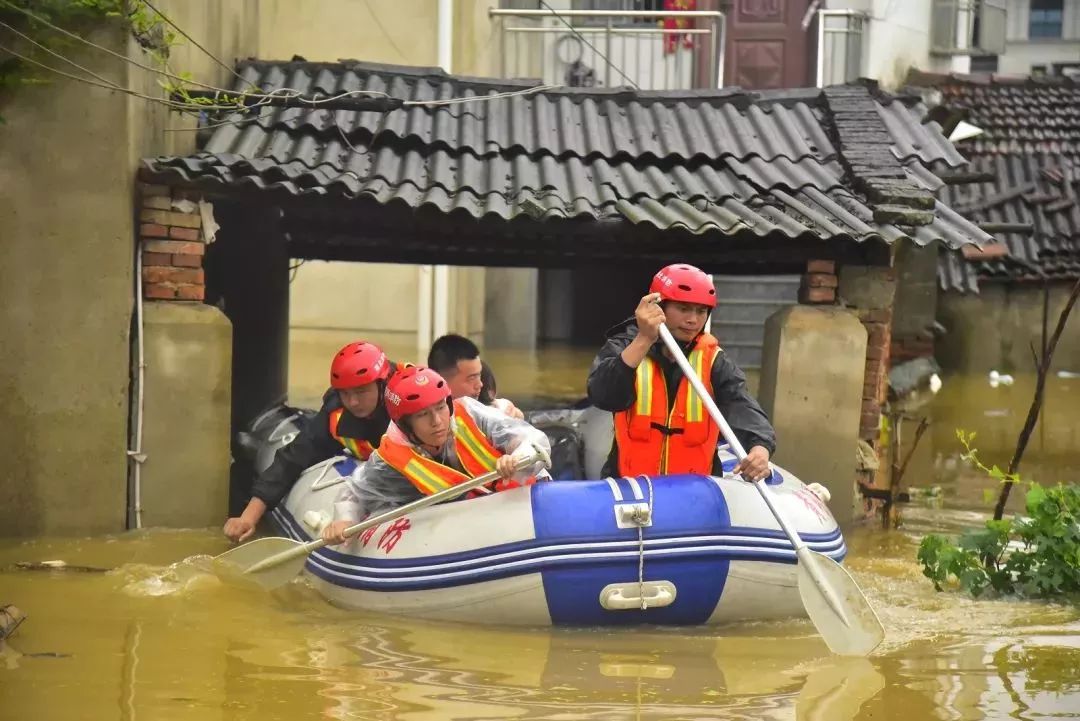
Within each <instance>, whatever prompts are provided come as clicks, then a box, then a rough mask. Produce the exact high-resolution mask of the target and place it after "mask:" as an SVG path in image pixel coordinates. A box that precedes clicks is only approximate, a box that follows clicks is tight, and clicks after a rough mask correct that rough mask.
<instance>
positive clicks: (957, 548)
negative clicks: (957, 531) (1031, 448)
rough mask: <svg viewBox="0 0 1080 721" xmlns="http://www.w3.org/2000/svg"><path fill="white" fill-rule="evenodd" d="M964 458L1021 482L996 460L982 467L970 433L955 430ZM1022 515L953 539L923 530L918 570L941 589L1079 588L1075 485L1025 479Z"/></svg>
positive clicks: (1078, 489) (1017, 591) (1034, 592)
mask: <svg viewBox="0 0 1080 721" xmlns="http://www.w3.org/2000/svg"><path fill="white" fill-rule="evenodd" d="M958 436H959V437H960V441H961V443H963V444H964V446H965V448H966V449H967V453H966V454H965V458H967V459H968V460H970V461H972V462H973V463H974V464H975V465H976V466H978V467H979V468H981V469H983V470H984V471H986V472H987V473H988V474H990V475H991V476H993V477H995V478H997V479H998V480H1005V481H1011V482H1022V481H1021V480H1020V479H1019V478H1016V477H1009V476H1007V475H1006V474H1004V473H1002V471H1000V470H999V469H998V468H997V467H996V466H994V467H993V468H986V466H984V465H982V464H981V463H980V462H979V461H978V458H977V457H976V454H975V451H974V450H972V449H971V447H970V441H972V440H973V439H974V437H975V436H974V434H971V435H965V434H964V433H963V432H962V431H961V432H959V433H958ZM1027 485H1028V491H1027V496H1026V498H1025V506H1026V510H1027V516H1026V517H1023V518H1020V517H1017V518H1013V519H1011V520H1000V521H987V522H986V525H985V527H984V528H981V529H977V530H972V531H967V532H965V533H963V534H962V535H961V536H960V538H959V539H957V540H956V541H953V540H950V539H948V538H945V537H943V536H939V535H929V536H927V537H926V538H924V539H923V541H922V543H921V544H920V545H919V554H918V559H919V562H920V563H922V566H923V574H924V575H925V576H926V577H927V578H929V579H930V580H931V581H933V583H934V588H936V589H937V590H939V591H941V590H944V588H945V587H946V586H959V587H960V588H961V589H963V590H965V591H967V592H969V593H970V594H972V595H973V596H978V595H980V594H982V593H983V592H984V591H986V590H987V589H988V588H989V589H991V590H992V591H994V592H997V593H1000V594H1010V595H1017V596H1025V597H1040V598H1046V597H1049V596H1058V595H1063V594H1070V593H1080V486H1077V485H1062V484H1058V485H1056V486H1052V487H1045V486H1041V485H1039V484H1037V483H1027Z"/></svg>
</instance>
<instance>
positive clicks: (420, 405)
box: [385, 366, 454, 423]
mask: <svg viewBox="0 0 1080 721" xmlns="http://www.w3.org/2000/svg"><path fill="white" fill-rule="evenodd" d="M385 396H386V412H387V413H389V414H390V420H392V421H394V422H395V423H397V422H398V421H399V420H401V419H402V418H404V417H405V416H407V415H411V414H413V413H417V412H419V411H422V410H424V409H425V408H427V407H428V406H431V405H434V404H436V403H438V402H439V401H447V402H448V404H449V400H450V386H449V385H448V384H447V382H446V381H445V380H444V379H443V377H442V376H441V375H439V374H438V373H436V372H435V371H433V370H431V369H430V368H428V367H427V366H407V367H406V368H404V369H403V370H399V371H398V372H397V373H395V374H394V377H393V378H391V379H390V382H389V383H387V385H386V394H385ZM453 411H454V407H453V406H452V405H451V406H450V412H451V413H453Z"/></svg>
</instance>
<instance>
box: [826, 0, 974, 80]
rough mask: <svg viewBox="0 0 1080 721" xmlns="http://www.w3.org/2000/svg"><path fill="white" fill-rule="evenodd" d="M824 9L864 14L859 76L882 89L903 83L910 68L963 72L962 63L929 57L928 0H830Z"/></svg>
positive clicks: (929, 1)
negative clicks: (878, 83) (865, 20)
mask: <svg viewBox="0 0 1080 721" xmlns="http://www.w3.org/2000/svg"><path fill="white" fill-rule="evenodd" d="M825 6H826V7H828V8H829V9H836V10H841V9H848V10H858V11H860V12H863V13H864V14H865V15H866V18H867V22H866V25H865V30H864V36H863V59H862V63H863V72H862V74H863V75H864V76H866V77H870V78H875V79H877V80H878V82H880V83H881V85H882V86H883V87H885V88H895V87H897V86H899V85H900V84H901V83H903V81H904V78H905V77H906V76H907V72H908V70H909V69H911V68H919V69H920V70H929V71H938V72H948V71H953V72H966V67H964V66H963V63H962V61H961V62H960V64H959V65H958V64H957V62H956V61H955V60H954V59H950V58H937V57H932V56H931V55H930V20H931V7H932V3H931V0H829V1H828V2H827V3H825Z"/></svg>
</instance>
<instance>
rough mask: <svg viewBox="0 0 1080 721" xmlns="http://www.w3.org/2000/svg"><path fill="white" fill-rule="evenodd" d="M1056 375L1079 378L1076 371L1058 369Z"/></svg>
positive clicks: (1079, 375)
mask: <svg viewBox="0 0 1080 721" xmlns="http://www.w3.org/2000/svg"><path fill="white" fill-rule="evenodd" d="M1057 377H1058V378H1080V373H1077V372H1076V371H1058V372H1057Z"/></svg>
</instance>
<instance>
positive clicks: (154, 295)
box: [143, 283, 176, 300]
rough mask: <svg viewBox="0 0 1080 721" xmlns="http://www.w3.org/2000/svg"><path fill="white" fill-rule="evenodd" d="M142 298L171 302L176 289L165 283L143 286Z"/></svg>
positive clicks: (174, 296)
mask: <svg viewBox="0 0 1080 721" xmlns="http://www.w3.org/2000/svg"><path fill="white" fill-rule="evenodd" d="M143 296H145V297H147V298H150V299H154V300H173V299H175V298H176V288H174V287H173V286H171V285H169V284H167V283H149V284H147V285H144V286H143Z"/></svg>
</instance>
